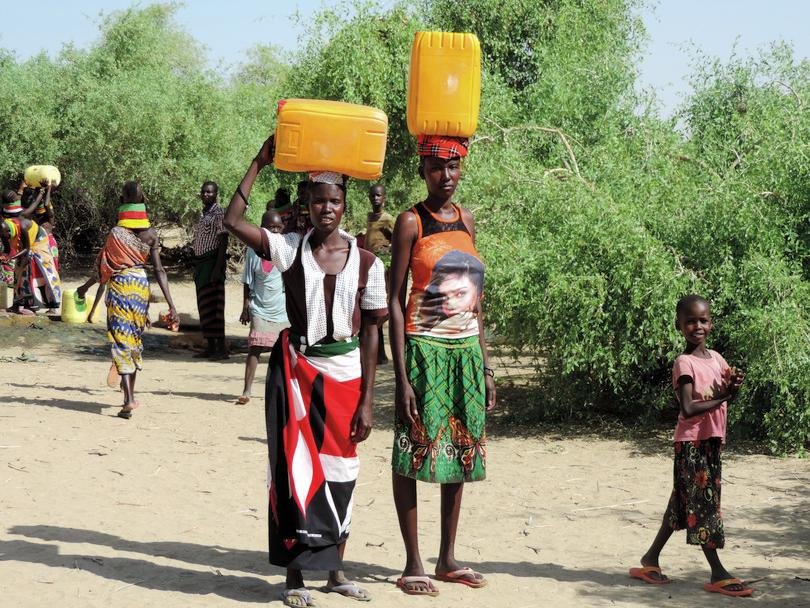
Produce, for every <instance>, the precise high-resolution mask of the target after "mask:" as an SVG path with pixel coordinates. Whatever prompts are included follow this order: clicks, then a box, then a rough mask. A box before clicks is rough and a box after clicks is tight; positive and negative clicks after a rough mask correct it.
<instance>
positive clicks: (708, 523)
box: [667, 437, 725, 549]
mask: <svg viewBox="0 0 810 608" xmlns="http://www.w3.org/2000/svg"><path fill="white" fill-rule="evenodd" d="M721 449H722V440H721V439H720V438H719V437H711V438H710V439H703V440H698V441H676V442H675V475H674V476H675V483H674V487H673V489H672V496H670V499H669V508H668V509H667V512H668V513H669V525H670V526H671V527H672V529H673V530H683V529H686V542H687V543H689V544H690V545H700V546H701V547H704V548H706V549H722V548H723V545H724V544H725V533H724V532H723V514H722V512H721V510H720V477H721V474H720V472H721V464H720V451H721Z"/></svg>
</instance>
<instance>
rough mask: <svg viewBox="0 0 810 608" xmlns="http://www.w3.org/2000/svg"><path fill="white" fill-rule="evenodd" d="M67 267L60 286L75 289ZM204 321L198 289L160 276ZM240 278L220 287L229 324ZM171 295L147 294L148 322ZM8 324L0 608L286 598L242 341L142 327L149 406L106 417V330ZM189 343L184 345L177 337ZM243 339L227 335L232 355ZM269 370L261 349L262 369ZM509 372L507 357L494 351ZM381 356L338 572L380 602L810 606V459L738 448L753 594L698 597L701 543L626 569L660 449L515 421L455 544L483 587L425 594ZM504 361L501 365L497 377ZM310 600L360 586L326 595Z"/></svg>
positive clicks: (654, 496) (315, 582) (3, 352)
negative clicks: (394, 478)
mask: <svg viewBox="0 0 810 608" xmlns="http://www.w3.org/2000/svg"><path fill="white" fill-rule="evenodd" d="M77 283H78V281H72V282H70V281H68V285H69V286H75V285H76V284H77ZM172 289H173V292H174V295H175V299H176V300H177V302H178V308H179V309H180V311H181V312H185V313H189V316H188V317H186V319H191V318H192V317H194V316H195V315H196V311H195V306H194V297H193V286H192V285H191V284H189V283H178V282H174V283H173V284H172ZM240 297H241V296H240V286H239V284H237V283H234V284H230V285H229V288H228V311H227V314H228V319H229V324H228V328H227V329H228V333H229V335H230V336H232V342H233V345H234V347H237V346H238V345H239V344H240V339H243V338H244V336H245V335H246V330H245V328H243V327H242V326H240V325H239V324H238V322H236V319H237V317H238V311H239V307H240V304H241V302H240ZM164 307H165V306H164V305H160V304H158V305H155V306H153V309H152V314H153V317H155V316H156V315H157V312H159V311H160V310H162V309H163V308H164ZM29 325H30V320H27V321H25V323H24V324H22V325H20V324H16V325H10V320H9V319H2V318H0V460H2V461H3V462H2V463H0V488H2V490H0V606H2V607H12V606H13V607H29V606H31V607H33V606H37V607H38V606H60V607H63V608H67V607H74V606H75V607H81V608H88V607H93V606H104V607H109V606H116V607H119V606H120V607H127V606H133V607H134V606H137V607H143V606H161V607H169V608H173V607H178V608H179V607H181V606H182V607H187V606H223V607H224V606H236V605H242V604H246V605H249V604H256V603H263V602H268V601H273V602H275V603H274V605H280V603H279V602H277V601H276V598H277V596H278V594H279V592H280V591H281V589H282V588H283V582H284V578H283V573H282V571H281V570H280V569H278V568H275V567H272V566H270V565H269V564H268V563H267V556H266V527H267V521H266V518H267V515H266V503H267V499H266V489H265V481H264V480H265V462H266V456H265V454H266V453H265V447H264V443H265V439H264V422H263V399H262V398H261V397H260V395H262V394H263V383H262V378H263V372H260V373H259V374H258V376H259V379H258V380H257V383H256V384H255V385H254V395H255V397H254V399H253V401H252V402H251V403H250V404H249V405H247V406H238V405H235V403H234V398H235V396H236V395H238V394H239V391H240V389H241V378H242V374H243V366H244V354H242V353H236V354H235V355H234V356H233V357H232V358H231V359H230V360H229V361H226V362H208V361H197V360H192V359H191V358H190V354H191V353H190V351H188V350H186V349H184V348H182V346H183V345H184V344H186V343H188V342H191V341H193V338H194V336H193V335H190V336H186V337H183V336H182V335H181V336H180V337H175V336H173V335H171V334H169V333H168V332H165V331H163V330H157V329H155V330H151V331H150V332H149V334H148V336H147V340H146V348H147V352H146V361H145V369H144V371H143V373H142V374H140V375H139V377H138V390H139V394H140V399H141V401H142V403H143V407H142V408H141V409H139V410H138V411H136V412H135V415H134V417H133V418H132V419H131V420H129V421H125V420H121V419H119V418H117V417H115V414H116V412H117V411H118V408H117V407H116V405H117V404H120V403H121V395H120V393H118V392H116V391H113V390H110V389H108V388H107V387H106V385H105V383H104V380H105V377H106V372H107V369H108V366H109V359H108V351H107V347H106V343H105V338H104V328H103V325H102V324H101V323H97V324H96V325H94V326H67V325H65V324H61V323H56V322H54V323H48V322H46V321H42V320H41V321H38V322H37V323H36V324H35V325H34V326H33V327H29ZM178 346H179V347H181V348H177V347H178ZM237 350H238V349H237ZM261 365H262V368H261V369H262V370H263V368H264V361H263V362H262V364H261ZM499 366H500V367H501V370H503V369H505V368H506V367H507V363H506V362H505V361H502V362H500V364H499ZM390 370H391V368H390V366H387V367H383V368H381V370H380V372H379V374H378V379H379V382H378V392H377V404H378V413H377V427H376V429H375V431H374V432H373V433H372V435H371V437H370V438H369V440H368V441H366V442H365V443H364V444H363V445H362V447H361V450H360V451H361V457H362V462H363V464H362V470H361V474H360V481H359V485H358V488H357V496H356V507H355V518H354V523H353V531H352V536H351V539H350V541H349V545H348V549H347V572H348V574H349V576H350V577H352V578H354V579H357V580H359V581H360V582H361V583H362V585H363V586H365V587H366V588H367V589H368V590H369V592H370V593H371V594H372V596H373V601H374V604H376V605H384V606H391V607H398V606H402V607H404V606H409V607H410V606H436V607H440V606H447V607H460V606H476V607H483V608H489V607H493V608H494V607H501V606H508V607H510V608H522V607H530V606H531V607H534V606H552V607H568V606H577V607H579V606H710V605H711V606H714V605H717V606H724V605H731V604H732V603H734V602H735V601H736V602H743V603H746V604H757V605H764V606H779V607H785V608H787V607H791V608H793V607H799V606H810V489H809V488H808V483H809V482H810V462H809V461H808V460H799V459H776V458H771V457H768V456H764V455H761V454H756V453H743V452H742V451H740V450H739V449H738V450H735V449H734V448H733V446H732V449H731V450H729V452H728V453H727V454H726V460H725V479H724V488H723V510H724V513H725V517H726V529H727V537H728V544H727V548H726V549H725V550H724V551H723V552H722V557H723V559H724V561H725V563H726V565H727V566H728V568H729V569H730V570H731V571H732V572H733V573H735V574H736V575H738V576H740V577H742V578H744V579H748V580H751V579H762V580H761V581H759V582H757V583H756V584H755V586H756V589H757V593H756V596H755V597H754V598H753V599H751V600H733V599H731V598H721V597H718V596H714V595H713V596H710V595H708V594H706V593H705V592H704V591H702V584H703V583H704V582H705V581H706V580H707V577H708V571H707V568H706V565H705V562H704V561H703V558H702V556H701V554H700V551H699V550H698V549H695V548H693V547H688V546H686V544H685V541H684V536H683V533H679V534H677V535H676V536H675V537H673V540H672V541H671V543H670V545H669V547H668V548H667V549H666V550H665V552H664V554H663V556H662V558H663V559H662V565H663V566H664V567H665V568H666V571H667V572H668V574H669V575H670V576H672V577H674V578H675V579H676V581H677V582H676V584H673V585H668V586H665V587H653V586H646V585H643V584H641V583H638V582H635V581H631V580H630V579H629V578H628V577H627V569H628V568H629V567H630V566H634V565H636V564H637V561H638V557H639V556H640V555H641V554H642V553H643V552H644V550H645V549H646V547H647V545H648V544H649V542H650V541H651V540H652V537H653V535H654V534H655V531H656V530H657V527H658V523H659V521H660V517H661V514H662V510H663V508H664V506H665V503H666V500H667V497H668V493H669V488H670V484H671V481H670V480H671V467H672V464H671V455H670V452H669V450H668V446H667V441H665V440H662V439H661V438H660V437H658V438H655V437H653V438H643V439H641V438H640V439H638V440H633V441H628V440H624V441H622V440H618V439H615V438H611V437H610V436H604V437H602V436H600V432H599V429H596V430H593V429H592V430H591V431H588V430H583V431H580V432H577V433H569V432H566V433H564V434H562V433H554V432H548V431H545V432H540V431H537V432H535V431H527V430H526V429H520V428H516V427H515V426H514V425H511V426H510V425H498V424H497V418H495V419H493V425H492V427H491V433H490V441H489V445H488V465H489V466H488V468H489V471H488V479H487V481H485V482H482V483H476V484H470V485H469V486H468V487H467V488H466V491H465V497H464V503H463V506H462V517H461V524H460V530H459V538H458V545H457V557H458V559H459V560H460V561H462V562H463V563H466V564H469V565H471V566H473V567H475V568H476V569H478V570H480V571H481V572H483V573H484V574H485V575H486V576H487V578H488V579H489V585H488V586H487V587H485V588H483V589H481V590H472V589H468V588H466V587H463V586H461V585H452V584H447V583H437V584H438V586H439V588H440V590H441V593H440V595H439V596H438V597H436V598H418V597H411V596H406V595H405V594H403V593H402V592H401V591H399V590H398V589H397V588H396V587H395V585H394V584H393V583H394V581H395V580H396V578H397V576H398V575H399V574H400V568H401V567H402V565H403V562H404V552H403V549H402V544H401V541H400V538H399V531H398V527H397V523H396V517H395V512H394V506H393V502H392V498H391V490H390V473H389V457H390V443H391V430H390V427H391V417H392V408H391V397H392V391H393V385H392V375H391V371H390ZM503 375H504V374H503V372H501V377H503ZM438 497H439V496H438V488H437V487H435V486H428V485H420V499H421V504H420V509H421V510H420V515H421V520H420V525H421V543H422V551H423V559H424V560H425V565H426V567H427V568H428V569H429V570H432V568H433V567H434V565H435V556H436V552H437V550H438V519H439V513H438V510H439V500H438ZM324 579H325V573H314V574H313V575H312V577H311V578H310V581H311V584H312V586H314V588H315V589H316V590H315V592H314V596H315V599H316V600H317V602H318V604H319V605H320V606H324V607H329V606H335V607H338V606H352V605H355V604H354V602H353V600H350V599H346V598H343V597H339V596H336V595H327V594H325V593H323V592H321V591H319V590H318V589H319V588H320V587H321V586H322V585H323V583H324Z"/></svg>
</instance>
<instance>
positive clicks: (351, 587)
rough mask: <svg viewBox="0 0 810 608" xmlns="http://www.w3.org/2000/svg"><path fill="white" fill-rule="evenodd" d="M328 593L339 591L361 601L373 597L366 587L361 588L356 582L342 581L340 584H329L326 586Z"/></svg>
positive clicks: (368, 600) (369, 599) (366, 600)
mask: <svg viewBox="0 0 810 608" xmlns="http://www.w3.org/2000/svg"><path fill="white" fill-rule="evenodd" d="M325 589H326V591H327V593H339V594H340V595H343V596H345V597H350V598H352V599H353V600H357V601H359V602H370V601H371V597H370V596H369V594H368V592H367V591H366V590H365V589H361V588H360V587H358V586H357V584H356V583H351V582H348V583H341V584H340V585H333V586H331V587H330V586H329V585H327V586H326V587H325Z"/></svg>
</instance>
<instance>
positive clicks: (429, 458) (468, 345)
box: [392, 336, 487, 483]
mask: <svg viewBox="0 0 810 608" xmlns="http://www.w3.org/2000/svg"><path fill="white" fill-rule="evenodd" d="M405 367H406V369H407V370H408V381H409V382H410V384H411V387H413V391H414V393H416V403H417V408H418V411H419V418H418V419H417V420H416V421H415V422H414V424H413V425H410V424H408V423H407V422H403V421H401V420H395V421H394V450H393V458H392V467H393V469H394V472H395V473H397V474H399V475H403V476H405V477H411V478H413V479H418V480H419V481H430V482H434V483H460V482H464V481H478V480H481V479H484V478H485V477H486V458H487V450H486V430H485V422H486V388H485V385H484V360H483V356H482V355H481V345H480V343H479V341H478V336H471V337H469V338H460V339H448V338H435V337H423V336H406V337H405Z"/></svg>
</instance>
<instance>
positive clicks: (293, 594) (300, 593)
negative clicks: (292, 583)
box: [280, 587, 316, 608]
mask: <svg viewBox="0 0 810 608" xmlns="http://www.w3.org/2000/svg"><path fill="white" fill-rule="evenodd" d="M293 598H297V599H298V600H300V601H296V600H295V599H293ZM280 599H281V601H282V602H283V603H284V605H285V606H290V608H303V607H304V606H315V605H316V604H315V600H313V599H312V594H311V593H310V592H309V589H307V588H306V587H300V588H298V589H285V590H284V591H282V592H281V596H280ZM301 602H303V603H301Z"/></svg>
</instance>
